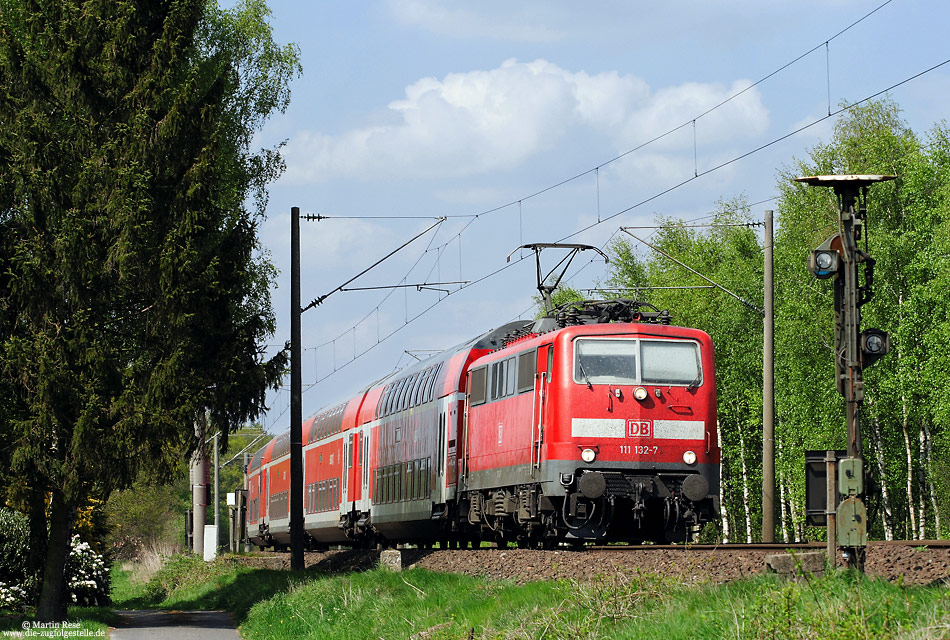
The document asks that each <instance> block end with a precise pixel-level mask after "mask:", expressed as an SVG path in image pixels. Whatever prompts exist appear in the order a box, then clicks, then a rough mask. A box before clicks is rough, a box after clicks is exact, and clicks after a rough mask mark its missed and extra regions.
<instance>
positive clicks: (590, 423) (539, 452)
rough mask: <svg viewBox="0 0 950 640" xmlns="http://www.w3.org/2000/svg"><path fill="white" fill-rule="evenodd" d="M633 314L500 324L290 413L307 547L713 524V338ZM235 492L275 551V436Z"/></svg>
mask: <svg viewBox="0 0 950 640" xmlns="http://www.w3.org/2000/svg"><path fill="white" fill-rule="evenodd" d="M640 308H643V305H639V304H638V303H632V302H631V301H623V300H620V301H608V302H589V303H587V304H586V306H582V307H581V308H580V309H578V308H577V306H576V305H572V306H568V307H565V308H561V309H560V310H558V311H557V312H556V313H553V314H551V315H550V316H549V317H546V318H542V319H541V320H538V321H518V322H512V323H509V324H507V325H504V326H502V327H500V328H498V329H495V330H493V331H490V332H488V333H486V334H484V335H481V336H479V337H478V338H475V339H474V340H471V341H469V342H466V343H464V344H461V345H459V346H457V347H455V348H453V349H449V350H448V351H445V352H443V353H441V354H439V355H438V356H435V357H433V358H431V359H429V360H426V361H424V362H420V363H418V364H416V365H413V366H412V367H409V368H407V369H404V370H402V371H400V372H398V373H395V374H393V375H390V376H388V377H386V378H383V379H382V380H380V381H378V382H375V383H373V384H371V385H370V386H368V387H367V388H366V389H364V390H363V391H361V392H360V393H358V394H356V395H355V396H354V397H352V398H349V399H348V400H346V401H345V402H342V403H341V404H338V405H336V406H332V407H329V408H327V409H325V410H323V411H321V412H320V413H317V414H316V415H314V416H313V417H311V418H309V419H308V420H306V421H305V422H304V424H303V457H304V460H303V462H304V464H303V467H304V500H303V504H304V528H305V531H306V533H307V535H308V542H309V543H310V544H311V545H313V546H314V547H322V546H325V545H328V544H350V545H354V546H366V545H379V544H382V545H388V544H396V543H401V542H413V543H418V544H423V545H424V544H428V543H431V542H435V541H441V542H443V543H448V544H456V545H457V544H466V543H468V542H477V541H480V540H492V541H499V542H518V543H519V544H521V545H525V546H548V545H551V544H555V543H557V542H565V541H568V542H580V541H586V540H596V541H628V542H640V541H643V540H653V541H657V542H668V541H679V540H684V539H686V537H687V536H688V535H689V534H690V532H692V531H695V530H696V528H697V527H698V526H699V525H701V524H703V523H704V522H708V521H710V520H711V519H713V518H714V517H715V516H716V514H717V513H718V495H719V464H720V449H719V444H718V442H717V440H716V385H715V365H714V359H713V345H712V341H711V339H710V337H709V336H708V335H707V334H705V333H704V332H702V331H699V330H696V329H689V328H684V327H676V326H670V325H669V324H668V323H669V318H668V316H667V315H666V314H665V313H659V312H646V313H642V312H640V311H639V309H640ZM246 490H247V505H248V506H247V529H246V531H247V532H248V533H247V535H248V539H249V541H250V542H251V543H253V544H256V545H259V546H261V547H264V546H269V545H275V546H283V545H286V544H288V543H289V541H290V533H289V530H290V527H289V522H290V520H289V512H288V509H289V502H290V500H289V494H290V448H289V433H283V434H281V435H279V436H277V437H275V438H274V439H273V440H271V441H270V442H269V443H268V444H267V445H266V446H264V447H263V448H262V449H261V450H259V451H258V452H257V453H256V454H255V455H254V457H253V459H252V461H251V463H250V464H249V465H248V468H247V486H246Z"/></svg>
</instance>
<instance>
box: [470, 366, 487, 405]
mask: <svg viewBox="0 0 950 640" xmlns="http://www.w3.org/2000/svg"><path fill="white" fill-rule="evenodd" d="M469 375H470V376H471V380H470V381H469V384H470V387H469V393H470V395H471V398H472V401H471V402H472V406H474V405H476V404H483V403H484V402H485V400H486V397H485V396H486V395H487V394H486V393H485V392H486V391H487V389H486V386H487V385H486V382H487V380H486V378H487V377H488V369H487V368H485V367H482V368H481V369H474V370H473V371H472V372H471V374H469Z"/></svg>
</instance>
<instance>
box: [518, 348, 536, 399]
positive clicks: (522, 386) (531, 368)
mask: <svg viewBox="0 0 950 640" xmlns="http://www.w3.org/2000/svg"><path fill="white" fill-rule="evenodd" d="M537 368H538V352H537V351H536V350H534V349H532V350H531V351H525V352H524V353H522V354H520V355H519V356H518V393H524V392H525V391H531V390H532V389H534V374H535V371H536V370H537Z"/></svg>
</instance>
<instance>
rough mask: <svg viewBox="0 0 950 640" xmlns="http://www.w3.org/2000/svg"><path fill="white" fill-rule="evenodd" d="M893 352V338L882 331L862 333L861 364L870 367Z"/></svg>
mask: <svg viewBox="0 0 950 640" xmlns="http://www.w3.org/2000/svg"><path fill="white" fill-rule="evenodd" d="M890 350H891V337H890V336H889V335H888V334H887V332H886V331H881V330H880V329H865V330H864V331H862V332H861V364H862V365H864V366H865V367H870V366H871V365H872V364H874V363H875V362H877V361H878V360H879V359H880V358H881V356H883V355H885V354H886V353H887V352H889V351H890Z"/></svg>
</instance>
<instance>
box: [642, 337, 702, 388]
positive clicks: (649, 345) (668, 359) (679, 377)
mask: <svg viewBox="0 0 950 640" xmlns="http://www.w3.org/2000/svg"><path fill="white" fill-rule="evenodd" d="M640 361H641V363H642V366H643V376H642V380H643V382H645V383H653V384H685V385H693V386H699V385H700V384H702V377H703V372H702V365H701V364H700V358H699V344H697V343H695V342H672V341H669V340H641V341H640Z"/></svg>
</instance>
